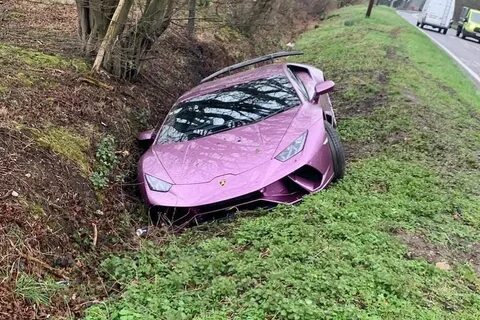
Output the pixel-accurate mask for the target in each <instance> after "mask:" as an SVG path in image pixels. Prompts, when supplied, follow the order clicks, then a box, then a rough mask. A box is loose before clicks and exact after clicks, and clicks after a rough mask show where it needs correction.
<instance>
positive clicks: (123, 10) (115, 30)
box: [93, 0, 133, 72]
mask: <svg viewBox="0 0 480 320" xmlns="http://www.w3.org/2000/svg"><path fill="white" fill-rule="evenodd" d="M132 4H133V0H120V2H119V3H118V6H117V9H116V10H115V12H114V14H113V17H112V20H111V21H110V25H109V27H108V29H107V32H106V34H105V37H104V38H103V41H102V44H101V45H100V48H99V49H98V53H97V57H96V58H95V62H94V63H93V70H95V71H97V72H98V71H100V69H101V67H102V64H103V60H104V58H105V54H106V53H107V52H110V51H111V50H112V47H113V42H114V41H115V39H116V38H117V37H118V35H119V34H120V33H121V31H122V29H123V27H124V25H125V23H126V22H127V18H128V13H129V12H130V9H131V7H132Z"/></svg>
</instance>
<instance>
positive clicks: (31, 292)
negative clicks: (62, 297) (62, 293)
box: [15, 274, 61, 305]
mask: <svg viewBox="0 0 480 320" xmlns="http://www.w3.org/2000/svg"><path fill="white" fill-rule="evenodd" d="M60 289H61V286H60V285H58V284H57V283H55V281H53V280H45V281H43V280H36V279H35V278H33V277H32V276H29V275H27V274H21V275H20V276H19V278H18V279H17V283H16V287H15V293H16V294H17V295H18V296H20V297H21V298H22V299H24V300H26V301H28V302H30V303H33V304H36V305H48V304H50V303H51V300H52V298H53V297H54V296H55V295H56V294H57V293H58V292H59V290H60Z"/></svg>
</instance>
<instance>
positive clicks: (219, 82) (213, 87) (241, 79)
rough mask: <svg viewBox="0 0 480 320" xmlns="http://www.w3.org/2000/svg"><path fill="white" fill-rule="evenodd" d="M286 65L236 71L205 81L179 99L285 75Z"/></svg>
mask: <svg viewBox="0 0 480 320" xmlns="http://www.w3.org/2000/svg"><path fill="white" fill-rule="evenodd" d="M286 67H287V64H286V63H274V64H269V65H265V66H261V67H257V68H254V69H251V70H246V71H242V72H236V73H235V74H232V75H229V76H226V77H222V78H218V79H215V80H212V81H208V82H204V83H202V84H200V85H198V86H196V87H194V88H193V89H191V90H189V91H187V92H186V93H184V94H183V95H182V96H181V97H180V98H179V99H178V101H185V100H188V99H191V98H194V97H197V96H200V95H204V94H207V93H209V92H213V91H218V90H221V89H224V88H228V87H231V86H234V85H236V84H239V83H245V82H250V81H253V80H257V79H263V78H268V77H272V76H276V75H285V70H286Z"/></svg>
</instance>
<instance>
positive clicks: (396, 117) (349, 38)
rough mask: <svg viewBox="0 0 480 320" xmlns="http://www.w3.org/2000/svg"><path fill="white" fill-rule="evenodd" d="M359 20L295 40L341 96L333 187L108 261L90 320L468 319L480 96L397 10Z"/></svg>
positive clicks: (476, 294)
mask: <svg viewBox="0 0 480 320" xmlns="http://www.w3.org/2000/svg"><path fill="white" fill-rule="evenodd" d="M364 10H365V7H363V6H354V7H348V8H345V9H342V10H339V11H338V12H337V13H338V14H339V16H336V17H333V18H331V19H328V20H327V21H326V22H325V23H323V24H322V25H321V27H320V28H318V29H316V30H314V31H311V32H308V33H306V34H305V35H303V36H302V37H301V38H300V39H299V41H298V43H297V45H298V47H299V48H301V49H302V50H304V51H305V52H306V55H305V56H304V57H302V61H305V62H307V63H311V64H314V65H317V66H318V67H320V68H321V69H323V70H324V71H325V74H326V76H327V77H328V78H330V79H333V80H335V81H336V82H337V84H338V87H337V91H336V93H334V95H333V99H334V104H335V106H336V107H337V109H338V110H337V115H338V118H339V130H340V132H341V134H342V137H343V138H344V139H345V141H344V142H345V144H346V146H347V148H348V149H349V150H350V153H351V154H353V155H354V157H353V158H351V159H350V162H349V165H348V171H347V174H346V176H345V178H344V179H343V180H342V181H341V182H339V183H337V184H335V185H333V186H332V187H331V188H329V189H328V190H325V191H323V192H321V193H319V194H316V195H313V196H310V197H307V198H306V199H305V201H304V202H303V203H301V204H300V205H298V206H280V207H278V208H276V209H275V210H273V211H272V212H269V213H268V214H260V213H256V214H255V215H254V216H252V215H249V214H244V215H243V216H242V217H240V218H239V219H238V220H237V221H236V222H233V223H222V224H220V225H212V226H210V227H209V228H207V230H206V231H205V228H202V229H198V230H190V231H188V232H186V233H185V234H183V235H182V236H178V237H175V236H172V237H171V238H170V239H169V240H168V241H166V243H165V244H162V245H158V244H155V243H151V242H149V241H145V242H144V243H143V244H142V246H141V248H140V249H139V250H138V252H134V253H125V254H124V255H120V256H118V255H117V256H112V257H111V258H109V259H107V260H105V261H104V263H103V264H102V271H103V273H104V274H105V276H106V278H107V280H108V281H111V282H115V283H117V284H119V285H120V286H121V288H122V293H121V294H120V295H113V296H111V297H110V298H109V299H108V300H106V301H105V302H104V303H101V304H98V305H95V306H93V307H90V308H89V309H88V310H87V313H86V317H87V319H90V320H93V319H95V320H96V319H159V318H161V319H197V320H198V319H413V318H415V319H478V318H480V279H479V275H478V273H477V272H478V270H479V269H478V267H479V264H480V257H478V256H475V255H474V254H475V253H474V252H473V251H472V252H469V251H468V250H470V249H466V248H472V247H475V246H478V244H479V243H480V232H479V227H480V186H479V184H478V181H480V167H479V162H478V150H480V136H479V135H480V107H479V105H478V101H479V98H480V96H479V94H478V91H477V90H476V89H475V88H474V86H473V85H472V83H471V82H470V81H469V80H468V79H467V78H466V76H465V75H464V74H463V73H462V71H461V70H459V68H458V67H457V66H456V65H455V64H454V63H453V62H452V61H451V60H450V59H449V58H448V56H447V55H446V54H444V53H443V52H442V51H440V50H439V49H438V48H437V47H436V46H435V45H433V44H432V43H431V42H430V41H429V39H428V38H427V37H426V36H425V35H423V34H422V33H420V32H418V30H416V29H415V27H413V26H410V25H409V24H408V23H407V22H405V21H403V20H402V19H401V18H400V17H399V16H398V15H397V14H396V13H395V12H394V11H391V10H389V9H387V8H380V7H376V8H375V10H374V13H373V17H372V18H371V19H368V20H367V19H364V18H363V15H364ZM219 230H220V231H219ZM408 237H411V239H414V238H415V237H421V238H422V239H424V241H425V242H426V243H428V244H429V246H430V247H434V248H442V250H443V251H444V252H445V254H444V255H438V256H436V257H434V259H429V258H428V257H424V256H422V250H421V249H422V248H417V247H414V246H410V247H409V246H408V243H406V242H403V241H404V240H403V239H405V238H408ZM423 249H425V248H423ZM412 253H413V255H412ZM477 254H478V253H477ZM465 256H468V257H469V258H468V259H467V258H462V257H465ZM435 262H446V263H448V264H449V265H450V266H451V268H450V269H449V270H443V269H440V268H437V267H436V266H435Z"/></svg>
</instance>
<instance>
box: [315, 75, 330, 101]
mask: <svg viewBox="0 0 480 320" xmlns="http://www.w3.org/2000/svg"><path fill="white" fill-rule="evenodd" d="M333 88H335V82H333V81H331V80H327V81H323V82H320V83H317V84H316V85H315V95H314V97H313V101H314V102H315V103H316V102H318V99H319V98H320V96H321V95H322V94H326V93H329V92H332V91H333Z"/></svg>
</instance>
